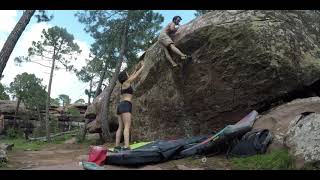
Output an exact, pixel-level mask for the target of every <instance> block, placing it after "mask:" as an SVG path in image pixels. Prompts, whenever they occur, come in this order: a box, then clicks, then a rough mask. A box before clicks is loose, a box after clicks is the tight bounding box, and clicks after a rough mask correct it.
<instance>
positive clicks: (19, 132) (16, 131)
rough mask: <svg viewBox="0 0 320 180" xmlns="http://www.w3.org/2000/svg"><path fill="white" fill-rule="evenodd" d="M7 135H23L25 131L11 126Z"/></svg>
mask: <svg viewBox="0 0 320 180" xmlns="http://www.w3.org/2000/svg"><path fill="white" fill-rule="evenodd" d="M7 136H8V137H9V138H11V139H13V138H20V137H23V132H22V130H21V129H17V128H13V127H10V128H9V129H8V130H7Z"/></svg>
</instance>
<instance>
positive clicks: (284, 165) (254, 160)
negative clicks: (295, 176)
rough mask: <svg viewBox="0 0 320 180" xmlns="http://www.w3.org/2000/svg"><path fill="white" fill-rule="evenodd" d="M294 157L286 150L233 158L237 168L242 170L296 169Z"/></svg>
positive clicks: (232, 161)
mask: <svg viewBox="0 0 320 180" xmlns="http://www.w3.org/2000/svg"><path fill="white" fill-rule="evenodd" d="M293 162H294V159H293V157H292V156H291V155H290V154H289V153H288V151H286V150H277V151H273V152H271V153H268V154H263V155H255V156H251V157H246V158H232V159H231V163H232V165H233V166H234V168H235V169H241V170H287V169H294V164H293Z"/></svg>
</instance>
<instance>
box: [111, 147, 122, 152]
mask: <svg viewBox="0 0 320 180" xmlns="http://www.w3.org/2000/svg"><path fill="white" fill-rule="evenodd" d="M121 150H122V147H121V146H116V147H114V148H113V151H114V152H120V151H121Z"/></svg>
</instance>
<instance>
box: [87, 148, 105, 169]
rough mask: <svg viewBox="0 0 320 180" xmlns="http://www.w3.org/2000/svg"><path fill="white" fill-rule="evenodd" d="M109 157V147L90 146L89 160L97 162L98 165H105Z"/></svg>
mask: <svg viewBox="0 0 320 180" xmlns="http://www.w3.org/2000/svg"><path fill="white" fill-rule="evenodd" d="M106 157H107V149H106V148H104V147H101V146H90V150H89V159H88V161H89V162H93V163H96V164H97V165H99V166H101V165H103V162H104V161H105V159H106Z"/></svg>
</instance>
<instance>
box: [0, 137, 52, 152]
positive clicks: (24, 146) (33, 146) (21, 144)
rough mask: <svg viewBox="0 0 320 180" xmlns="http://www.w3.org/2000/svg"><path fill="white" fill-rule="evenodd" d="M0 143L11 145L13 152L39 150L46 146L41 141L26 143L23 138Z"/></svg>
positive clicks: (0, 141)
mask: <svg viewBox="0 0 320 180" xmlns="http://www.w3.org/2000/svg"><path fill="white" fill-rule="evenodd" d="M0 143H13V144H14V147H13V150H14V151H16V150H28V149H29V150H39V149H40V148H41V147H43V146H44V145H46V143H45V142H41V141H27V140H25V139H24V138H15V139H6V140H0Z"/></svg>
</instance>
